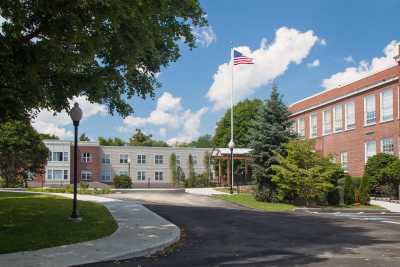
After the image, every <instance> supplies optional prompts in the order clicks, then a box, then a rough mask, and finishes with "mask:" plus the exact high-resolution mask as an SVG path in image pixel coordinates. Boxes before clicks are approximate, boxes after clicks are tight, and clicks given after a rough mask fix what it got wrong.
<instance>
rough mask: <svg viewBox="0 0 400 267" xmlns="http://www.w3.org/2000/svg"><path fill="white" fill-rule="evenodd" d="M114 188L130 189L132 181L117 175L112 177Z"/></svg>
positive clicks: (125, 176)
mask: <svg viewBox="0 0 400 267" xmlns="http://www.w3.org/2000/svg"><path fill="white" fill-rule="evenodd" d="M114 186H115V188H131V187H132V180H131V178H130V177H129V176H127V175H118V176H115V177H114Z"/></svg>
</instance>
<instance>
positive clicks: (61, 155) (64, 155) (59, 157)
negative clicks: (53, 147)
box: [49, 151, 68, 161]
mask: <svg viewBox="0 0 400 267" xmlns="http://www.w3.org/2000/svg"><path fill="white" fill-rule="evenodd" d="M49 161H68V152H51V151H50V152H49Z"/></svg>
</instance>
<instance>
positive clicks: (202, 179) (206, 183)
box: [185, 173, 215, 187]
mask: <svg viewBox="0 0 400 267" xmlns="http://www.w3.org/2000/svg"><path fill="white" fill-rule="evenodd" d="M214 186H215V184H214V183H213V182H211V181H210V180H209V179H208V173H202V174H199V175H194V176H193V177H191V178H188V179H186V180H185V187H214Z"/></svg>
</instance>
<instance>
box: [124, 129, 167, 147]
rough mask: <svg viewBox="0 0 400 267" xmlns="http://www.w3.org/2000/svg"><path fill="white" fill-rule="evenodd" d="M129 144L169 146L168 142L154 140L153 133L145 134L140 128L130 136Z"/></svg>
mask: <svg viewBox="0 0 400 267" xmlns="http://www.w3.org/2000/svg"><path fill="white" fill-rule="evenodd" d="M129 145H131V146H156V147H167V146H168V144H167V143H165V142H164V141H162V140H154V139H153V136H152V135H151V134H148V135H147V134H145V133H143V132H142V130H140V129H135V133H134V134H133V136H132V137H131V138H129Z"/></svg>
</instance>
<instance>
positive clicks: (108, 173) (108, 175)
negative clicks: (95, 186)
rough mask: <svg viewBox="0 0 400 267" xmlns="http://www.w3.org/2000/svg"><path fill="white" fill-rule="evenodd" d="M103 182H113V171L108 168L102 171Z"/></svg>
mask: <svg viewBox="0 0 400 267" xmlns="http://www.w3.org/2000/svg"><path fill="white" fill-rule="evenodd" d="M101 180H102V181H111V169H109V168H107V169H102V170H101Z"/></svg>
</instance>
